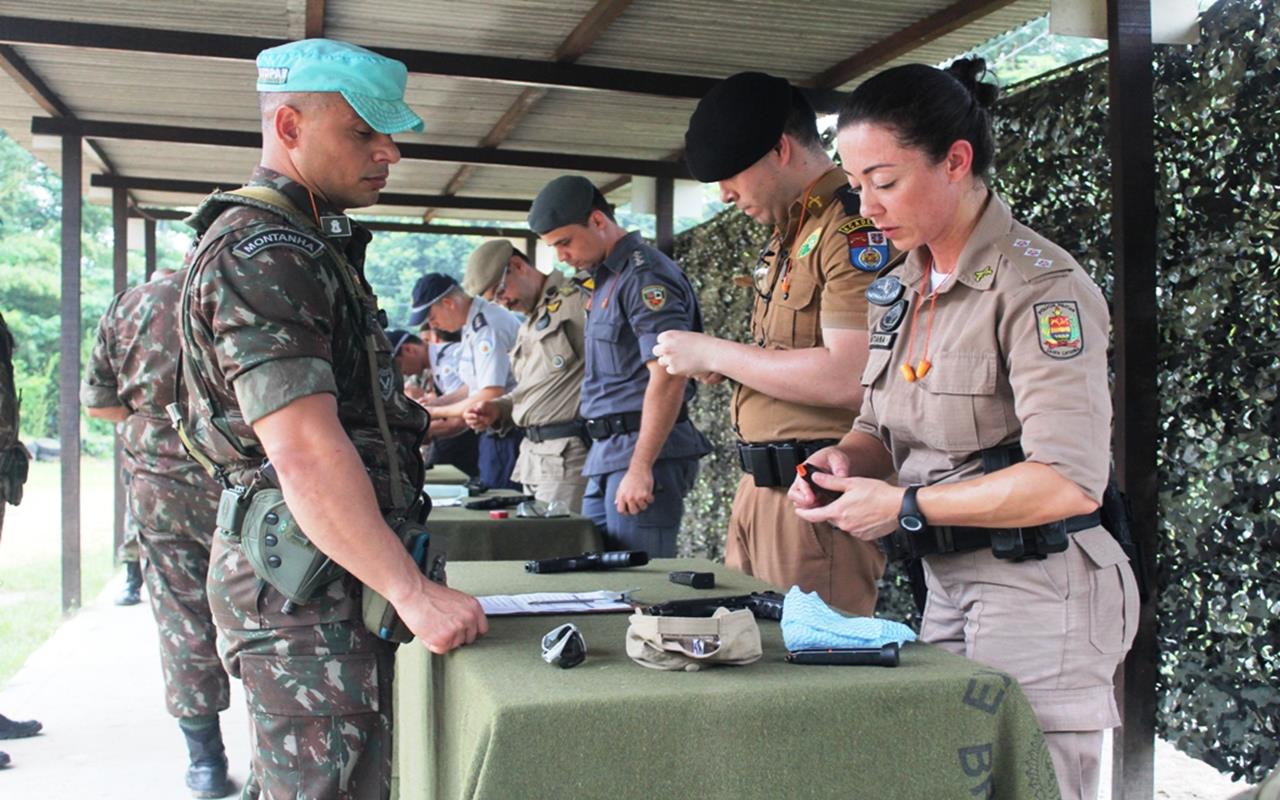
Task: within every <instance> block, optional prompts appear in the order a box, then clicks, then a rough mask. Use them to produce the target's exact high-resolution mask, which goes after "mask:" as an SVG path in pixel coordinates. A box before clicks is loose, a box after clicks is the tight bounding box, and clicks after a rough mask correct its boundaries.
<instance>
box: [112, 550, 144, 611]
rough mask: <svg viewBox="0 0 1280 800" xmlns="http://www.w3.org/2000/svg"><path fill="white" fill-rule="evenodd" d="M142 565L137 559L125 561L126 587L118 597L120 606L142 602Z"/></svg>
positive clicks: (117, 601) (117, 602)
mask: <svg viewBox="0 0 1280 800" xmlns="http://www.w3.org/2000/svg"><path fill="white" fill-rule="evenodd" d="M141 592H142V565H141V564H139V563H138V562H137V561H126V562H124V588H123V589H121V590H120V596H119V597H117V598H116V605H118V606H136V605H137V604H138V603H141V602H142V595H141Z"/></svg>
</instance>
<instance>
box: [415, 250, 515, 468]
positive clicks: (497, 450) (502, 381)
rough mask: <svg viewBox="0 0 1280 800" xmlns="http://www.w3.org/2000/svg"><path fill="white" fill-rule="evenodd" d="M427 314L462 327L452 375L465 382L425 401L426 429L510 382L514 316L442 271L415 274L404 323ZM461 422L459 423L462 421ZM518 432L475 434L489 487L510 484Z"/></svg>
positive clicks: (445, 325) (450, 420)
mask: <svg viewBox="0 0 1280 800" xmlns="http://www.w3.org/2000/svg"><path fill="white" fill-rule="evenodd" d="M424 320H429V321H430V322H431V326H432V327H433V328H441V329H443V330H447V331H457V330H460V331H462V341H461V342H460V343H459V345H458V347H459V348H460V350H461V352H460V354H459V359H458V376H459V377H460V378H462V381H463V383H464V384H465V386H461V387H459V388H458V389H455V390H454V391H452V392H450V393H448V394H446V395H444V396H443V397H440V398H439V399H437V400H433V401H431V402H429V403H427V410H428V411H430V412H431V419H432V423H431V424H432V430H431V432H430V433H431V435H433V436H435V435H437V433H438V431H437V429H436V427H435V426H436V425H438V424H450V425H452V424H454V423H456V422H458V421H460V420H461V418H462V413H463V412H464V411H465V410H466V409H468V408H470V407H471V406H473V405H475V404H476V403H479V402H481V401H484V400H495V399H497V398H499V397H501V396H502V395H504V394H506V393H507V392H509V391H511V389H513V388H514V387H515V377H514V376H513V375H512V374H511V357H510V353H511V348H512V347H513V346H514V345H515V341H516V333H517V331H519V329H520V321H519V320H518V319H516V316H515V315H514V314H512V313H511V312H510V311H508V310H506V309H505V308H503V307H502V306H500V305H498V304H497V303H491V302H489V301H488V300H485V299H484V298H483V297H472V296H471V295H469V294H467V292H466V291H465V290H464V289H463V288H462V287H461V286H459V285H458V282H457V281H455V280H454V279H453V278H451V277H449V276H448V275H442V274H440V273H438V272H433V273H430V274H427V275H424V276H422V277H421V278H419V279H418V282H417V284H415V285H414V287H413V308H412V311H411V316H410V318H409V322H410V324H413V325H420V324H422V322H423V321H424ZM464 427H465V426H464ZM522 438H523V437H522V436H521V434H520V432H519V431H518V430H513V431H511V432H509V433H508V434H506V435H505V436H499V435H498V434H497V433H494V432H492V431H485V432H484V433H482V434H480V452H479V469H480V482H481V483H483V484H485V485H486V486H488V487H490V488H494V489H516V490H519V489H520V488H521V486H520V484H518V483H515V482H514V481H512V480H511V473H512V471H513V470H514V469H515V465H516V457H517V456H518V455H519V452H520V440H521V439H522Z"/></svg>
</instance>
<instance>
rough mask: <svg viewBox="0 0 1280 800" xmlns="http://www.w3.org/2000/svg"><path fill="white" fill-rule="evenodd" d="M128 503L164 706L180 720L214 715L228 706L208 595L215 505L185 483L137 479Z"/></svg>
mask: <svg viewBox="0 0 1280 800" xmlns="http://www.w3.org/2000/svg"><path fill="white" fill-rule="evenodd" d="M129 506H130V514H129V525H128V526H127V527H128V529H129V530H130V531H132V532H133V534H134V536H133V537H132V538H133V539H134V540H135V541H137V542H138V543H139V545H140V547H141V550H142V555H143V557H144V558H143V562H144V563H143V576H144V577H145V579H146V581H147V596H148V597H149V598H150V601H151V613H152V614H153V615H154V616H155V620H156V629H157V632H158V633H159V636H160V667H161V670H162V671H163V673H164V686H165V698H164V699H165V707H166V708H167V709H168V710H169V713H170V714H172V715H173V716H175V717H178V718H183V717H201V716H206V715H209V714H217V713H218V712H220V711H223V710H224V709H226V708H227V707H228V706H229V705H230V704H231V697H230V680H229V679H228V678H227V673H226V671H225V670H223V668H222V663H221V662H220V661H219V660H218V648H217V630H216V629H215V628H214V626H213V614H212V613H211V612H210V610H209V597H208V595H207V594H206V592H205V580H206V577H207V576H208V573H209V539H210V536H209V532H210V531H211V530H213V525H214V519H215V518H216V515H217V506H216V505H211V504H210V498H209V497H208V496H207V495H201V494H200V493H198V492H196V491H195V490H193V489H191V488H190V487H188V486H186V485H185V484H181V483H178V482H175V481H165V480H160V479H146V480H144V479H139V480H135V481H133V482H132V483H131V484H130V486H129Z"/></svg>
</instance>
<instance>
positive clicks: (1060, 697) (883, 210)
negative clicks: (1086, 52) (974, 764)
mask: <svg viewBox="0 0 1280 800" xmlns="http://www.w3.org/2000/svg"><path fill="white" fill-rule="evenodd" d="M984 70H985V65H984V64H983V62H982V61H981V60H976V59H973V60H970V59H966V60H961V61H958V62H956V63H955V64H954V65H952V66H951V67H950V68H949V69H947V70H946V71H943V70H938V69H935V68H933V67H926V66H923V65H918V64H915V65H908V66H903V67H897V68H894V69H890V70H887V71H885V72H882V73H880V74H879V75H876V76H875V77H873V78H871V79H870V80H868V81H867V82H866V83H864V84H862V85H861V86H859V87H858V88H857V90H855V91H854V92H853V93H852V95H850V97H849V98H848V99H847V100H846V102H845V104H844V106H843V108H842V109H841V112H840V118H839V125H838V128H839V130H838V149H839V152H840V156H841V159H842V162H843V168H844V170H845V171H846V172H847V173H848V176H849V182H850V184H851V185H852V186H853V187H854V188H855V189H858V190H860V192H861V202H862V213H863V215H864V216H868V217H870V218H871V219H872V220H873V221H874V222H875V224H876V227H878V228H879V229H880V230H881V231H883V232H884V234H885V236H887V237H888V238H889V240H890V241H892V243H893V244H894V245H895V246H896V247H897V248H898V249H899V250H901V251H903V252H907V253H909V255H908V257H907V259H906V260H905V262H904V263H903V264H902V265H901V266H899V267H898V268H897V269H895V270H891V271H889V272H887V274H885V275H882V277H880V278H879V279H878V280H877V281H876V282H875V283H874V284H873V285H872V286H871V287H870V288H869V289H868V291H867V296H868V300H869V301H870V308H871V318H870V324H869V329H870V331H871V345H870V346H871V352H870V356H869V359H868V362H867V366H866V369H865V370H864V372H863V374H862V385H863V386H864V387H865V395H864V399H863V403H862V409H861V412H860V413H859V416H858V418H857V420H856V421H855V422H854V426H853V429H852V431H850V433H849V434H848V435H846V436H845V437H844V439H843V440H842V441H841V442H840V444H838V445H836V446H834V447H831V448H828V449H826V450H823V451H820V452H819V453H817V454H815V455H814V456H813V457H811V458H810V459H809V461H810V463H814V464H816V465H818V466H820V467H825V468H827V469H829V470H830V471H831V472H832V473H833V475H831V476H827V475H818V476H817V477H816V478H815V480H816V482H817V483H818V484H819V485H822V486H824V487H827V488H830V489H833V490H836V491H839V492H843V494H842V496H841V497H840V498H839V499H837V500H835V501H834V502H832V503H830V504H828V505H822V506H820V505H818V503H817V500H816V498H815V496H814V494H813V493H812V492H811V491H810V489H809V488H808V486H806V485H805V484H804V483H803V482H802V481H797V482H796V483H795V484H794V485H793V486H792V488H791V492H790V495H791V498H792V500H793V501H794V502H795V504H796V506H797V509H798V511H797V513H799V514H800V516H801V517H803V518H805V519H807V520H810V521H813V522H819V521H829V522H831V523H832V524H834V525H836V526H838V527H840V528H842V529H843V530H845V531H847V532H848V533H849V534H851V535H853V536H856V537H858V538H861V539H878V538H881V537H884V536H886V535H887V534H890V533H893V534H894V536H893V539H891V540H890V541H891V542H893V543H894V545H895V546H896V548H891V550H893V549H899V550H901V549H904V548H906V549H909V551H910V552H913V553H916V554H925V558H924V563H925V576H926V582H927V585H928V588H929V600H928V604H927V605H926V607H925V611H924V619H923V622H922V625H921V638H922V639H923V640H924V641H927V642H933V643H935V644H938V645H940V646H942V647H945V648H947V649H948V650H951V651H953V652H956V653H961V654H964V655H966V656H968V657H969V658H972V659H974V660H976V661H981V662H983V663H986V664H989V665H991V666H994V667H996V668H999V669H1002V670H1004V671H1006V672H1008V673H1010V674H1011V675H1013V676H1014V677H1015V678H1017V680H1018V681H1019V683H1020V684H1021V686H1022V689H1023V691H1024V692H1025V694H1026V695H1027V697H1028V699H1029V700H1030V701H1031V704H1032V706H1033V707H1034V708H1035V710H1036V715H1037V717H1038V719H1039V721H1040V724H1041V727H1042V728H1043V729H1044V731H1045V734H1046V740H1047V742H1048V745H1049V750H1050V753H1051V755H1052V757H1053V762H1054V766H1055V768H1056V770H1057V773H1058V782H1059V784H1060V786H1061V788H1062V795H1063V797H1064V798H1092V797H1094V796H1095V795H1096V791H1097V785H1098V771H1099V767H1098V760H1099V757H1100V754H1101V745H1102V731H1103V730H1104V729H1106V728H1110V727H1113V726H1115V725H1117V724H1119V716H1118V713H1117V710H1116V704H1115V700H1114V697H1113V692H1112V675H1113V674H1114V672H1115V669H1116V666H1117V665H1118V664H1119V663H1120V661H1121V660H1122V659H1123V657H1124V653H1125V651H1126V650H1127V649H1128V647H1129V645H1130V643H1131V642H1132V639H1133V634H1134V631H1135V628H1136V625H1137V610H1138V608H1137V606H1138V595H1137V590H1136V588H1135V582H1134V577H1133V574H1132V572H1131V571H1130V569H1129V566H1128V563H1127V561H1126V558H1125V555H1124V552H1123V550H1122V549H1121V548H1120V546H1119V545H1118V544H1117V543H1116V542H1115V541H1114V540H1113V539H1112V538H1111V537H1110V535H1109V534H1108V533H1107V531H1106V530H1105V529H1103V528H1102V527H1100V525H1099V517H1098V514H1097V509H1098V507H1099V501H1100V499H1101V497H1102V493H1103V490H1104V488H1105V486H1106V483H1107V477H1108V471H1109V465H1110V453H1109V446H1108V441H1109V438H1110V428H1111V404H1110V398H1109V394H1108V386H1107V360H1106V352H1107V333H1108V330H1107V329H1108V313H1107V306H1106V302H1105V300H1104V299H1103V297H1102V293H1101V292H1100V291H1099V290H1098V287H1097V286H1095V285H1094V284H1093V282H1092V281H1091V280H1090V279H1089V277H1088V275H1086V274H1085V273H1084V271H1083V270H1081V268H1080V267H1079V265H1077V264H1076V262H1075V260H1074V259H1072V257H1071V256H1070V255H1068V254H1067V253H1066V252H1064V251H1063V250H1062V249H1060V248H1058V247H1057V246H1055V245H1054V244H1053V243H1051V242H1049V241H1047V240H1046V239H1045V238H1044V237H1042V236H1040V235H1039V234H1037V233H1035V232H1034V231H1032V230H1030V229H1029V228H1027V227H1026V226H1024V225H1022V224H1020V223H1018V222H1016V221H1015V220H1014V219H1013V217H1012V215H1011V214H1010V211H1009V207H1008V206H1007V205H1006V204H1005V202H1004V201H1003V200H1001V199H1000V198H999V197H998V196H996V194H995V193H994V192H992V191H991V189H990V188H989V187H988V186H987V183H986V177H985V176H986V173H987V170H988V169H989V167H990V166H991V161H992V155H993V151H994V144H993V140H992V134H991V122H990V115H989V111H988V109H989V107H990V106H991V105H992V103H993V102H994V100H995V95H996V88H995V86H993V85H991V84H988V83H982V82H979V81H978V80H977V77H978V76H979V74H980V73H981V72H982V71H984ZM894 471H897V473H898V483H899V484H900V485H899V486H894V485H891V484H889V483H887V482H885V481H884V480H882V479H883V478H886V477H888V476H889V475H890V474H892V473H893V472H894ZM898 529H900V530H898ZM895 530H897V531H898V532H896V533H894V532H895Z"/></svg>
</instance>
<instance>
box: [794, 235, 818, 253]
mask: <svg viewBox="0 0 1280 800" xmlns="http://www.w3.org/2000/svg"><path fill="white" fill-rule="evenodd" d="M821 235H822V231H821V230H816V231H814V232H813V233H811V234H809V238H807V239H805V240H804V244H802V245H800V249H799V250H797V251H796V258H804V257H805V256H807V255H809V254H810V253H812V252H813V248H814V247H816V246H817V244H818V237H820V236H821Z"/></svg>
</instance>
